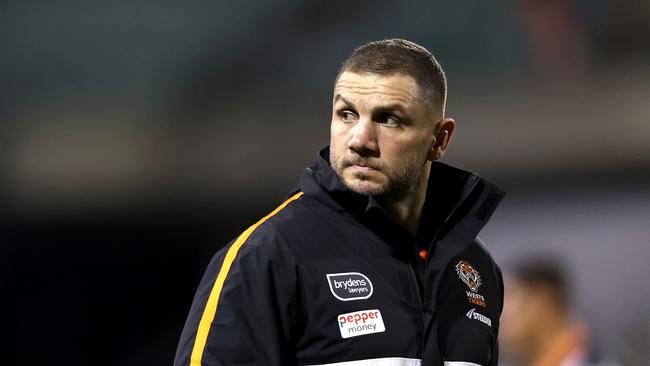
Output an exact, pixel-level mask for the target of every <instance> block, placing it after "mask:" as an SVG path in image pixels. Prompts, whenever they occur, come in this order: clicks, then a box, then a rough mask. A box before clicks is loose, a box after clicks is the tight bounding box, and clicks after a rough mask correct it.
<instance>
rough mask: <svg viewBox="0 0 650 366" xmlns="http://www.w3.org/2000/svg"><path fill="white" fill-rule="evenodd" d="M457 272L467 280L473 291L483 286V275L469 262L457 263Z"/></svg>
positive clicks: (466, 282)
mask: <svg viewBox="0 0 650 366" xmlns="http://www.w3.org/2000/svg"><path fill="white" fill-rule="evenodd" d="M456 273H458V277H460V279H461V280H463V282H465V284H466V285H467V287H469V289H470V290H472V291H473V292H476V291H478V287H479V286H481V276H480V275H479V274H478V271H477V270H476V269H474V267H472V265H471V264H469V262H467V261H460V262H458V264H457V265H456Z"/></svg>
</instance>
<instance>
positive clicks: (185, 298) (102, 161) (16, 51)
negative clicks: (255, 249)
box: [0, 0, 650, 365]
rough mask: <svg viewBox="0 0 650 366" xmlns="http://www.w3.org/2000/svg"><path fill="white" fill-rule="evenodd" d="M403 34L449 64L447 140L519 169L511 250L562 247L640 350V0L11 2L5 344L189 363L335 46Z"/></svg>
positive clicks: (505, 248) (503, 242)
mask: <svg viewBox="0 0 650 366" xmlns="http://www.w3.org/2000/svg"><path fill="white" fill-rule="evenodd" d="M388 37H403V38H408V39H412V40H414V41H416V42H419V43H421V44H423V45H425V46H426V47H427V48H429V49H430V50H432V51H433V52H434V53H435V54H436V55H437V57H438V59H439V61H440V62H441V63H442V64H443V67H444V68H445V69H446V71H447V76H448V78H449V99H448V114H450V115H451V116H453V117H455V118H456V120H457V122H458V130H457V135H456V140H455V142H454V144H453V146H452V150H451V152H450V154H449V155H448V158H446V162H448V163H451V164H455V165H458V166H460V167H463V168H466V169H469V170H473V171H477V172H479V173H480V174H481V175H483V176H485V177H487V178H488V179H490V180H492V181H494V182H495V183H497V184H499V185H501V186H502V187H503V188H504V189H505V190H506V191H507V192H508V196H507V198H506V200H505V201H504V203H503V205H502V207H501V209H500V210H498V211H497V213H496V214H495V216H494V220H493V221H492V222H491V224H490V225H488V227H487V228H486V229H485V231H484V238H485V239H486V240H487V242H488V244H489V246H490V248H491V250H492V252H493V253H494V255H495V257H496V259H497V261H499V262H501V261H508V260H510V259H513V258H516V257H518V256H524V255H526V254H527V253H530V252H531V251H534V250H535V249H539V248H540V247H544V248H547V249H554V250H556V251H557V252H560V253H562V254H563V255H564V256H565V257H566V259H567V261H566V262H567V263H570V264H571V266H572V267H571V268H572V271H573V272H572V273H573V274H574V276H575V280H576V296H577V299H578V302H579V303H580V304H581V311H582V312H584V314H585V315H586V317H587V318H588V320H589V321H590V324H591V326H592V327H593V330H594V333H595V335H596V338H597V340H598V341H599V344H600V346H601V347H602V349H603V351H604V352H605V353H607V354H609V355H611V357H612V358H614V359H616V360H618V361H619V362H621V363H622V364H624V365H645V364H646V363H647V360H648V359H649V358H650V353H648V352H649V351H648V350H649V349H650V347H648V346H649V345H650V316H649V315H648V309H650V306H649V305H650V286H649V285H648V281H647V280H645V278H647V276H648V270H647V258H650V225H648V223H650V108H649V104H648V102H649V101H650V99H649V96H650V87H649V85H650V69H649V68H648V65H649V64H650V3H649V2H648V1H644V0H625V1H613V0H593V1H586V0H575V1H569V0H553V1H534V0H521V1H514V0H510V1H505V2H476V1H467V0H460V1H455V2H446V3H439V4H436V3H433V2H426V1H417V2H413V3H409V4H408V5H407V4H404V5H400V6H396V5H395V3H393V2H388V1H367V0H363V1H358V2H349V1H329V2H325V1H314V0H310V1H297V0H293V1H289V0H283V1H274V2H265V1H244V2H228V3H226V2H205V1H197V0H188V1H184V2H173V1H169V0H161V1H155V2H154V1H140V2H101V1H78V0H68V1H59V2H42V1H31V0H26V1H11V0H8V1H4V2H2V3H1V4H0V45H1V46H2V52H1V53H0V55H1V56H0V199H1V201H0V202H1V203H2V204H1V205H0V220H1V221H0V230H1V231H0V234H1V236H0V285H1V287H0V288H1V289H2V290H4V291H3V293H4V294H6V295H4V296H2V298H3V301H2V305H0V309H1V310H2V317H3V319H4V321H3V323H4V324H5V327H3V328H4V329H5V330H6V332H5V333H6V334H9V338H10V340H9V343H5V344H4V347H7V352H3V354H5V355H8V356H7V357H9V360H6V363H5V362H2V363H3V364H14V363H16V362H17V361H16V360H20V362H21V364H28V365H29V364H65V365H86V364H90V363H92V364H95V365H160V364H170V363H171V360H172V358H173V354H174V351H175V346H176V341H177V339H178V336H179V335H180V330H181V327H182V323H183V321H184V318H185V316H186V313H187V311H188V309H189V305H190V303H191V300H192V295H193V293H194V290H195V287H196V285H197V284H198V280H199V279H200V276H201V274H202V272H203V270H204V267H205V265H206V264H207V262H208V261H209V259H210V256H211V254H212V253H213V252H214V251H216V250H217V249H218V248H219V247H220V246H222V245H224V244H226V242H227V241H228V240H229V239H231V238H232V237H234V236H235V235H237V233H238V232H239V231H241V230H243V229H244V228H245V227H247V226H248V225H249V224H251V223H253V222H254V221H255V220H256V219H257V218H259V217H260V216H262V215H263V214H264V213H266V212H267V211H268V210H269V209H271V208H273V207H274V204H275V203H276V202H278V201H280V200H282V198H283V196H284V195H285V194H286V193H287V192H288V191H289V190H290V189H291V187H292V186H293V185H294V184H295V183H296V181H297V179H298V177H299V176H300V174H301V172H302V170H303V168H304V167H305V166H306V165H307V164H309V163H310V161H311V160H312V157H313V155H314V154H315V152H316V151H317V150H318V149H319V148H320V147H321V146H323V145H325V144H326V143H327V141H328V133H329V129H328V128H329V126H328V124H329V119H330V98H331V95H330V93H331V88H332V85H333V78H334V76H335V74H336V72H337V69H338V66H339V65H340V63H341V62H342V61H343V59H344V58H345V57H346V56H347V55H348V54H349V53H350V52H351V51H352V49H353V48H354V47H356V46H358V45H359V44H361V43H363V42H366V41H370V40H376V39H381V38H388ZM12 360H13V361H12Z"/></svg>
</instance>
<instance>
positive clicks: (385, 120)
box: [377, 113, 402, 126]
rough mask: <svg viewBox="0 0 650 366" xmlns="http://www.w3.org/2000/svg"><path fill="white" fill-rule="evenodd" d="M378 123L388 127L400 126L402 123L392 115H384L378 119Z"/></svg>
mask: <svg viewBox="0 0 650 366" xmlns="http://www.w3.org/2000/svg"><path fill="white" fill-rule="evenodd" d="M377 122H379V123H381V124H384V125H387V126H399V125H400V124H401V123H402V121H401V120H400V119H399V118H398V117H396V116H394V115H392V114H388V113H386V114H382V115H380V116H379V117H378V118H377Z"/></svg>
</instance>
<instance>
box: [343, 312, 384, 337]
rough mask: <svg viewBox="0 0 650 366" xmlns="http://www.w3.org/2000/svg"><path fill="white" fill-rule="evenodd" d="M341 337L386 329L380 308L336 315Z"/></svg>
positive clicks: (379, 331)
mask: <svg viewBox="0 0 650 366" xmlns="http://www.w3.org/2000/svg"><path fill="white" fill-rule="evenodd" d="M336 320H337V322H338V324H339V330H340V331H341V338H350V337H356V336H361V335H366V334H373V333H381V332H385V331H386V326H385V325H384V320H383V319H382V317H381V312H380V311H379V309H372V310H361V311H355V312H353V313H347V314H340V315H338V316H337V317H336Z"/></svg>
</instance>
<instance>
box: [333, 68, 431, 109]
mask: <svg viewBox="0 0 650 366" xmlns="http://www.w3.org/2000/svg"><path fill="white" fill-rule="evenodd" d="M337 95H340V96H343V97H345V98H348V99H349V98H354V97H355V95H359V96H364V95H370V96H376V97H381V98H382V99H395V100H396V101H401V102H403V103H409V102H415V101H419V100H421V97H420V88H419V86H418V84H417V82H416V81H415V80H414V79H413V78H412V77H411V76H409V75H405V74H399V73H396V74H391V75H379V74H375V73H361V74H359V73H353V72H349V71H345V72H343V73H342V74H341V75H340V76H339V78H338V79H337V81H336V85H335V87H334V96H337Z"/></svg>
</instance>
